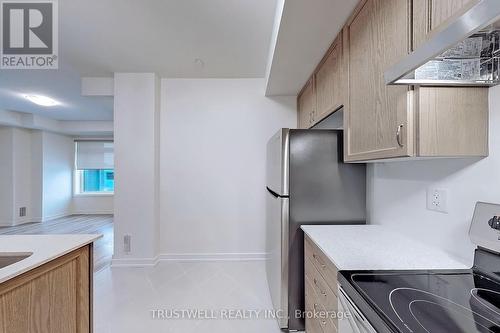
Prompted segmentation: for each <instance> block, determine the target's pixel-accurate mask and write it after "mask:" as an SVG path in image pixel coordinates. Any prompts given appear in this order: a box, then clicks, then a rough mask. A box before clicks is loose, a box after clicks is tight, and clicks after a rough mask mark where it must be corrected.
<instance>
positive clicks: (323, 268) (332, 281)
mask: <svg viewBox="0 0 500 333" xmlns="http://www.w3.org/2000/svg"><path fill="white" fill-rule="evenodd" d="M304 243H305V244H304V248H305V257H306V259H309V260H310V261H311V262H312V263H313V265H314V267H316V269H317V270H318V271H319V272H320V274H321V276H322V277H323V278H324V279H325V281H326V283H327V284H328V286H329V287H330V289H331V290H333V292H334V293H335V295H337V273H338V269H337V267H335V265H334V264H333V263H332V262H331V261H330V259H328V258H327V257H326V256H325V254H324V253H323V252H322V251H321V250H320V249H319V248H318V247H317V246H316V245H315V244H314V243H313V242H312V241H311V240H310V239H309V237H307V236H306V237H305V242H304Z"/></svg>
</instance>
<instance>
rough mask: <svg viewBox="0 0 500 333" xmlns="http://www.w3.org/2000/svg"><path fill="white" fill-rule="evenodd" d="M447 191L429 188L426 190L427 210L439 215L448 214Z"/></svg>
mask: <svg viewBox="0 0 500 333" xmlns="http://www.w3.org/2000/svg"><path fill="white" fill-rule="evenodd" d="M448 197H449V195H448V190H447V189H442V188H429V189H428V190H427V209H428V210H433V211H436V212H441V213H448Z"/></svg>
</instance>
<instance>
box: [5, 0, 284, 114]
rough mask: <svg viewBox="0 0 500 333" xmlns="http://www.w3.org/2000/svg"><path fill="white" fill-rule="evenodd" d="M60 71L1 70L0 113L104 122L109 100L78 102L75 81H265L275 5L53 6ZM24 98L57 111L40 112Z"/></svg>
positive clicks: (177, 1) (119, 1)
mask: <svg viewBox="0 0 500 333" xmlns="http://www.w3.org/2000/svg"><path fill="white" fill-rule="evenodd" d="M58 3H59V53H60V54H59V67H60V68H59V70H2V71H0V109H3V110H10V111H19V112H28V113H34V114H40V115H43V116H45V117H49V118H52V119H57V120H111V119H112V118H113V100H112V98H111V97H83V96H81V92H80V90H81V77H82V76H99V77H102V76H108V77H111V76H112V75H113V73H114V72H156V73H158V74H159V75H160V76H162V77H170V78H176V77H178V78H244V77H264V76H265V69H266V62H267V55H268V50H269V45H270V38H271V33H272V27H273V21H274V13H275V6H276V0H251V1H249V0H142V1H137V0H85V1H74V0H59V1H58ZM24 94H43V95H47V96H49V97H52V98H54V99H56V100H58V101H59V102H61V105H59V106H56V107H50V108H44V107H40V106H37V105H35V104H32V103H30V102H28V101H26V100H25V99H24V98H23V97H22V96H23V95H24Z"/></svg>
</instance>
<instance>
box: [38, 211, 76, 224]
mask: <svg viewBox="0 0 500 333" xmlns="http://www.w3.org/2000/svg"><path fill="white" fill-rule="evenodd" d="M71 215H72V213H71V212H65V213H60V214H55V215H51V216H44V217H42V218H41V222H47V221H51V220H55V219H60V218H61V217H66V216H71Z"/></svg>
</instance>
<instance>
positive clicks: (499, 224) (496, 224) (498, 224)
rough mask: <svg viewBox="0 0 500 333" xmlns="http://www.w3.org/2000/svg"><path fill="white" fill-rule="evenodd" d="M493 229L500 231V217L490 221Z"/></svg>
mask: <svg viewBox="0 0 500 333" xmlns="http://www.w3.org/2000/svg"><path fill="white" fill-rule="evenodd" d="M488 224H489V225H490V227H491V228H493V229H495V230H500V216H494V217H493V218H491V219H490V220H489V221H488Z"/></svg>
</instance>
